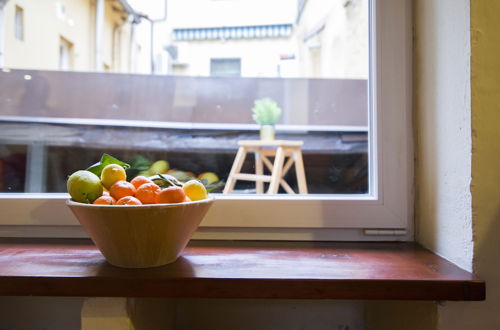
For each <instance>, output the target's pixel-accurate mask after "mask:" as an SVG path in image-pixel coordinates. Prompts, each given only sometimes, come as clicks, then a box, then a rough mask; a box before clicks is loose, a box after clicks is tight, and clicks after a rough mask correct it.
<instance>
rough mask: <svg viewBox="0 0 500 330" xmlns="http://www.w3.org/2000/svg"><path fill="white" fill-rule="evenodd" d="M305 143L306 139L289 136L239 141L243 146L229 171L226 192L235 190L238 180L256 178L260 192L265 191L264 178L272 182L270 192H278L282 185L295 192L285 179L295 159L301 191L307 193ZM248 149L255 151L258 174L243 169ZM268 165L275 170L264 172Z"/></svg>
mask: <svg viewBox="0 0 500 330" xmlns="http://www.w3.org/2000/svg"><path fill="white" fill-rule="evenodd" d="M303 144H304V142H303V141H288V140H271V141H262V140H255V141H254V140H248V141H238V145H239V146H240V147H239V149H238V153H237V154H236V157H235V159H234V163H233V167H232V168H231V172H230V173H229V177H228V179H227V183H226V186H225V187H224V191H223V193H224V194H227V193H230V192H231V191H233V189H234V185H235V184H236V181H237V180H246V181H255V188H256V191H257V193H258V194H263V193H264V182H269V189H268V190H267V193H268V194H277V193H278V189H279V187H280V185H281V186H282V187H283V189H284V190H285V191H286V192H287V193H289V194H295V192H294V191H293V189H292V188H291V187H290V186H289V185H288V183H287V182H286V181H285V179H284V177H285V175H286V174H287V173H288V170H290V168H291V167H292V165H293V164H294V163H295V174H296V176H297V184H298V188H299V194H307V184H306V176H305V173H304V163H303V160H302V151H301V146H302V145H303ZM248 152H254V153H255V174H247V173H240V171H241V167H242V166H243V162H244V161H245V157H246V155H247V153H248ZM268 157H274V163H271V161H270V160H269V158H268ZM286 157H288V160H287V161H286V163H285V158H286ZM264 165H265V166H266V167H267V169H268V170H269V171H270V172H271V175H264Z"/></svg>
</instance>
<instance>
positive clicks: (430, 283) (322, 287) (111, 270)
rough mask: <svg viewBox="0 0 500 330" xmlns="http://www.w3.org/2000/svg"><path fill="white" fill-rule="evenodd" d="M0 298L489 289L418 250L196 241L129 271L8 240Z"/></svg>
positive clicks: (469, 293)
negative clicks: (171, 258)
mask: <svg viewBox="0 0 500 330" xmlns="http://www.w3.org/2000/svg"><path fill="white" fill-rule="evenodd" d="M0 295H2V296H82V297H100V296H102V297H199V298H283V299H285V298H292V299H359V300H364V299H377V300H381V299H391V300H392V299H400V300H484V298H485V283H484V281H482V280H480V279H478V278H476V277H475V276H473V275H472V274H470V273H468V272H466V271H464V270H462V269H460V268H458V267H457V266H455V265H453V264H452V263H450V262H448V261H446V260H445V259H443V258H441V257H439V256H437V255H435V254H433V253H431V252H429V251H427V250H425V249H423V248H421V247H419V246H418V245H417V244H414V243H346V242H335V243H327V242H321V243H320V242H317V243H315V242H249V241H237V242H236V241H193V242H192V243H191V244H190V245H189V246H188V247H187V248H186V250H185V251H184V254H183V256H182V257H180V258H179V259H178V260H177V261H176V262H175V263H172V264H170V265H166V266H163V267H158V268H151V269H121V268H117V267H114V266H111V265H109V264H108V263H107V262H106V261H105V260H104V258H103V256H102V255H101V254H100V252H99V251H98V250H97V249H96V248H95V246H94V245H93V244H92V243H91V242H90V241H89V240H83V239H73V240H67V239H66V240H61V239H58V240H56V239H52V240H47V239H45V240H27V239H2V240H0Z"/></svg>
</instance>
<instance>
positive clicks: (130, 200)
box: [115, 196, 142, 205]
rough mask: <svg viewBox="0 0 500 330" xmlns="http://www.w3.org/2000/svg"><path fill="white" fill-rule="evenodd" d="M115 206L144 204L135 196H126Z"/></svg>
mask: <svg viewBox="0 0 500 330" xmlns="http://www.w3.org/2000/svg"><path fill="white" fill-rule="evenodd" d="M115 205H142V203H141V201H140V200H138V199H137V198H135V197H134V196H125V197H122V198H120V199H119V200H118V201H117V202H116V204H115Z"/></svg>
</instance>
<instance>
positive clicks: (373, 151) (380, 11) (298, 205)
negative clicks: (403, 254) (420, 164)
mask: <svg viewBox="0 0 500 330" xmlns="http://www.w3.org/2000/svg"><path fill="white" fill-rule="evenodd" d="M371 13H372V15H371V16H372V17H371V22H370V24H371V33H370V35H371V37H370V45H371V47H370V49H371V56H370V60H371V70H370V75H371V79H370V81H371V82H372V84H371V86H370V88H369V91H370V93H371V97H370V98H369V99H370V100H371V106H372V107H373V111H370V113H371V118H370V124H369V125H371V129H370V130H369V134H370V140H371V141H372V143H370V148H369V155H370V157H369V158H370V162H371V166H370V175H369V177H370V183H369V186H370V187H372V188H375V189H372V191H371V192H370V193H369V194H366V195H345V196H343V195H329V196H322V195H306V196H299V195H296V196H282V195H273V196H266V198H265V199H263V198H262V197H261V196H259V195H256V196H247V195H216V199H217V201H216V203H214V205H213V206H212V208H211V210H210V211H209V213H208V214H207V216H206V218H205V219H204V221H203V223H202V224H201V226H200V229H199V230H198V232H197V234H196V235H195V238H229V239H261V238H263V239H306V240H316V239H318V240H350V239H353V240H354V239H355V240H378V239H396V240H412V239H413V212H412V211H413V140H412V133H413V131H412V121H411V119H412V118H411V99H412V98H411V91H412V90H411V87H412V86H411V44H412V37H411V0H372V1H371ZM394 91H397V92H394ZM374 174H377V175H374ZM66 199H67V194H29V193H23V194H16V193H2V194H0V208H1V209H2V210H4V215H3V216H2V217H0V236H23V235H28V236H57V235H59V234H56V230H55V228H59V229H61V230H60V231H59V232H60V233H61V234H60V235H62V236H79V235H81V233H80V234H79V233H77V232H75V230H74V229H70V227H74V226H79V225H78V222H77V221H76V219H75V218H74V217H73V215H72V214H71V213H70V211H69V209H68V208H67V207H66V205H65V200H66ZM46 226H49V227H46ZM28 227H30V228H31V229H29V228H28ZM365 229H376V230H379V229H390V230H393V229H394V230H401V231H400V232H399V233H400V234H401V235H399V236H394V235H391V234H390V233H389V231H386V232H384V231H381V233H382V234H388V235H387V236H385V235H376V236H368V235H365V233H366V232H364V230H365Z"/></svg>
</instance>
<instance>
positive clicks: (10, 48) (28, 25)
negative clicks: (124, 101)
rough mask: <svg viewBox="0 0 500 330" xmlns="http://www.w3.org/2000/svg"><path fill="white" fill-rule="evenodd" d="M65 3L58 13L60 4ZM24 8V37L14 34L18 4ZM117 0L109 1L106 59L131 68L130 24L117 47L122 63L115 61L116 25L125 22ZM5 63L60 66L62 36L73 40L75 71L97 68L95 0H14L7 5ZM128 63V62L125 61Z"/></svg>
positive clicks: (29, 66) (28, 66)
mask: <svg viewBox="0 0 500 330" xmlns="http://www.w3.org/2000/svg"><path fill="white" fill-rule="evenodd" d="M57 3H60V4H62V5H64V7H65V15H64V16H60V15H58V14H57V10H56V5H57ZM16 6H19V7H21V8H23V10H24V40H23V41H20V40H16V39H15V37H14V24H15V23H14V22H15V20H14V17H15V8H16ZM112 6H114V7H118V8H120V7H119V5H118V4H117V3H116V2H111V1H106V8H105V24H104V36H103V41H104V45H103V55H104V56H103V60H104V61H105V63H106V64H108V65H109V66H110V67H111V68H112V69H113V70H114V71H116V72H127V71H128V65H126V64H127V63H128V53H129V47H128V44H127V42H128V41H129V40H130V38H128V39H127V38H126V36H127V35H128V34H129V30H130V27H129V26H125V27H121V29H120V31H121V38H122V42H121V43H120V44H121V47H120V48H119V49H118V48H117V49H116V50H115V53H119V54H120V55H119V56H118V55H116V58H117V59H118V58H120V59H122V61H120V62H119V63H118V62H117V61H115V62H113V57H112V55H113V29H114V26H115V25H118V26H122V25H123V20H122V18H121V17H122V14H121V13H119V12H116V11H113V10H112V8H111V7H112ZM125 25H130V24H128V23H127V24H125ZM5 37H6V38H5V67H7V68H13V69H37V70H58V69H59V45H60V40H61V38H64V39H65V40H67V41H68V42H69V43H71V44H72V54H73V56H72V58H73V60H72V61H71V62H72V66H71V68H70V69H71V70H75V71H94V68H95V63H94V57H95V2H94V1H92V0H58V1H55V0H37V1H32V0H10V1H9V2H8V3H7V5H6V6H5ZM124 64H125V65H124Z"/></svg>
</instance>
